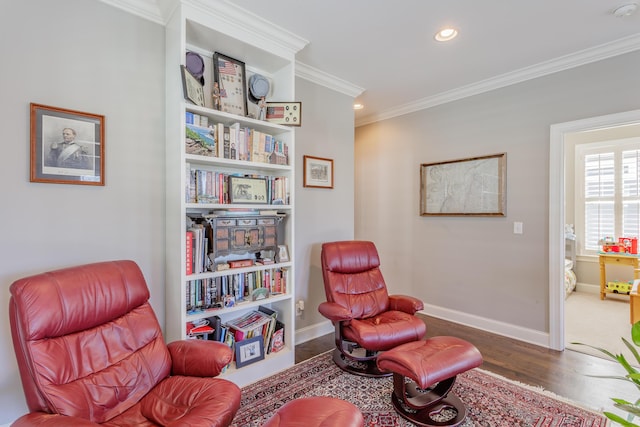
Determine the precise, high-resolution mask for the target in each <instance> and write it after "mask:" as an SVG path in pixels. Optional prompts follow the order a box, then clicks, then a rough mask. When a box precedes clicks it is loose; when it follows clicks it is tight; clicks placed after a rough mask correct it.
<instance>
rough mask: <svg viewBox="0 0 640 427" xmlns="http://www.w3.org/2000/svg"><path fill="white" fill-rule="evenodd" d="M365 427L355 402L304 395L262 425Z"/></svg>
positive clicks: (267, 426) (277, 426)
mask: <svg viewBox="0 0 640 427" xmlns="http://www.w3.org/2000/svg"><path fill="white" fill-rule="evenodd" d="M337 426H340V427H364V417H363V416H362V412H360V409H358V407H357V406H355V405H354V404H353V403H350V402H347V401H345V400H341V399H336V398H334V397H325V396H315V397H304V398H301V399H296V400H292V401H291V402H288V403H286V404H285V405H283V406H282V407H281V408H280V409H278V412H276V413H275V414H274V415H273V416H272V417H271V418H269V419H268V420H267V422H266V423H265V424H264V425H263V426H262V427H337Z"/></svg>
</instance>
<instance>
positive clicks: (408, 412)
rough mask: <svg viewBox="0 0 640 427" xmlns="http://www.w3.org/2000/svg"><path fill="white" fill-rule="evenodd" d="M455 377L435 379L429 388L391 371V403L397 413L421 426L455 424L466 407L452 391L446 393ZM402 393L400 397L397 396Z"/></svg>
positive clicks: (432, 426)
mask: <svg viewBox="0 0 640 427" xmlns="http://www.w3.org/2000/svg"><path fill="white" fill-rule="evenodd" d="M454 382H455V377H453V378H449V379H448V380H445V381H442V382H440V383H438V384H437V385H436V386H435V387H434V388H433V389H429V390H421V389H420V388H419V387H417V386H416V383H415V382H412V381H410V382H407V381H405V377H403V376H402V375H398V374H394V391H393V392H392V393H391V403H393V407H394V408H395V410H396V412H398V415H400V416H401V417H402V418H405V419H407V420H409V421H411V422H412V423H414V424H416V425H419V426H423V427H435V426H440V427H441V426H447V427H456V426H459V425H460V424H462V423H463V421H464V420H465V418H466V417H467V408H466V407H465V405H464V403H463V402H462V401H461V400H460V398H458V396H456V395H455V394H453V393H449V392H450V390H451V388H452V387H453V384H454ZM398 393H402V394H403V395H404V396H403V397H402V398H400V397H398Z"/></svg>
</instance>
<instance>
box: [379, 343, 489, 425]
mask: <svg viewBox="0 0 640 427" xmlns="http://www.w3.org/2000/svg"><path fill="white" fill-rule="evenodd" d="M377 363H378V368H380V369H381V370H384V371H390V372H393V393H392V395H391V400H392V402H393V406H394V408H395V409H396V411H397V412H398V413H399V414H400V415H401V416H402V417H404V418H406V419H407V420H409V421H411V422H412V423H415V424H417V425H419V426H458V425H460V424H461V423H462V422H463V421H464V419H465V418H466V416H467V409H466V407H465V406H464V403H462V401H461V400H460V399H459V398H458V397H457V396H456V395H454V394H453V393H449V392H450V391H451V388H452V387H453V384H454V383H455V381H456V376H457V375H458V374H461V373H462V372H465V371H468V370H469V369H473V368H476V367H478V366H480V365H481V364H482V355H481V354H480V352H479V351H478V349H477V348H476V347H475V346H473V345H472V344H471V343H469V342H467V341H464V340H461V339H459V338H455V337H446V336H445V337H433V338H429V339H427V340H426V341H414V342H410V343H407V344H402V345H399V346H398V347H396V348H394V349H392V350H389V351H387V352H384V353H382V354H381V355H380V356H378V361H377ZM405 378H407V379H409V380H410V381H405Z"/></svg>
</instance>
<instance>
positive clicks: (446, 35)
mask: <svg viewBox="0 0 640 427" xmlns="http://www.w3.org/2000/svg"><path fill="white" fill-rule="evenodd" d="M457 35H458V30H456V29H455V28H451V27H449V28H443V29H442V30H440V31H438V32H437V33H436V35H435V36H434V38H435V39H436V40H437V41H439V42H446V41H449V40H452V39H454V38H455V37H456V36H457Z"/></svg>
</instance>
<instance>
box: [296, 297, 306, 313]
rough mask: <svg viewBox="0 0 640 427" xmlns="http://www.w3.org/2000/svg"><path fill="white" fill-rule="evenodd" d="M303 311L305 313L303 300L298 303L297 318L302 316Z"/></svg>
mask: <svg viewBox="0 0 640 427" xmlns="http://www.w3.org/2000/svg"><path fill="white" fill-rule="evenodd" d="M303 311H304V300H303V299H301V300H298V301H297V302H296V316H300V315H302V312H303Z"/></svg>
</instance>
